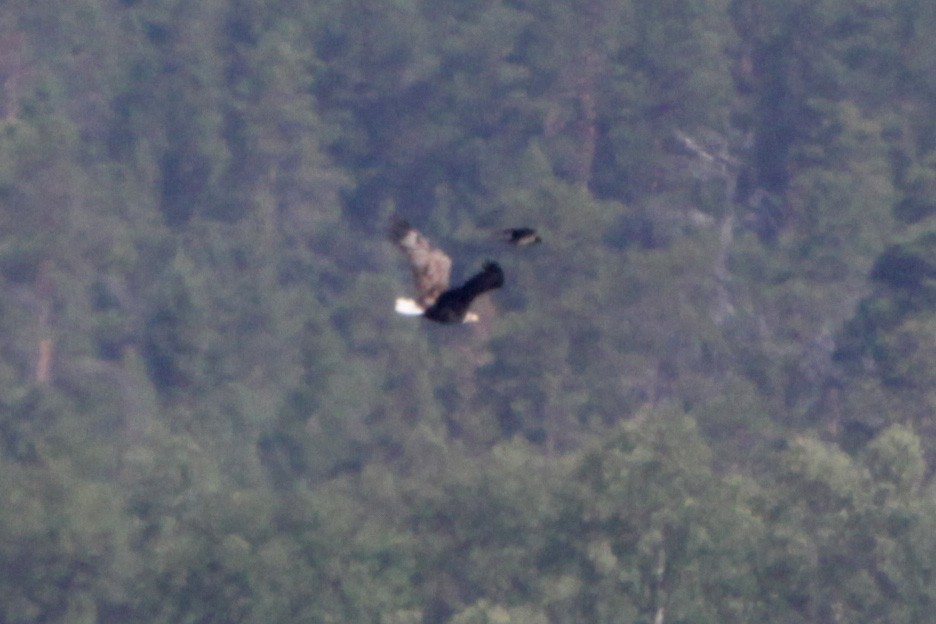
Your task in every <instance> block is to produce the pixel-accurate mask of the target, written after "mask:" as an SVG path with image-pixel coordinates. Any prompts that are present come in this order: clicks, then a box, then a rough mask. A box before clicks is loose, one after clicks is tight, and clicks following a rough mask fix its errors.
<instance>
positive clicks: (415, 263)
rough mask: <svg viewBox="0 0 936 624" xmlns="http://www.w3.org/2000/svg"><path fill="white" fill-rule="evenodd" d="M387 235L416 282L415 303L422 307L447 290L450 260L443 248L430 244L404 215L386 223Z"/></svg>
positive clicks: (424, 307)
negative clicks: (388, 231)
mask: <svg viewBox="0 0 936 624" xmlns="http://www.w3.org/2000/svg"><path fill="white" fill-rule="evenodd" d="M390 239H391V240H392V241H393V242H394V243H396V245H397V247H399V248H400V249H401V250H402V251H403V253H405V254H406V258H407V259H408V260H409V265H410V269H411V270H412V271H413V280H414V281H415V283H416V293H417V299H416V301H417V303H418V305H419V306H420V307H421V308H422V309H426V308H428V307H430V306H431V305H432V304H434V303H435V301H436V299H438V298H439V295H441V294H442V293H443V292H445V291H446V290H448V287H449V276H450V275H451V273H452V260H451V258H449V257H448V256H447V255H446V254H445V252H444V251H442V250H440V249H437V248H435V247H433V246H432V243H430V242H429V239H427V238H426V237H425V236H423V235H422V234H420V233H419V231H417V230H416V229H414V228H413V227H412V226H411V225H410V224H409V223H408V222H407V221H406V220H405V219H402V218H400V217H396V218H394V219H393V221H392V222H391V224H390Z"/></svg>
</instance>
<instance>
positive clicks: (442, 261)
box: [390, 218, 504, 323]
mask: <svg viewBox="0 0 936 624" xmlns="http://www.w3.org/2000/svg"><path fill="white" fill-rule="evenodd" d="M390 238H391V240H392V241H393V242H394V243H396V245H397V247H399V248H400V250H401V251H403V253H404V254H406V258H407V260H409V264H410V269H411V270H412V272H413V280H414V281H415V283H416V291H417V298H416V299H409V298H407V297H397V300H396V306H395V309H396V311H397V312H398V313H400V314H405V315H407V316H425V317H426V318H427V319H429V320H431V321H436V322H438V323H471V322H475V321H477V320H478V315H477V314H475V313H474V312H470V311H469V310H468V308H470V307H471V303H472V302H473V301H474V300H475V298H476V297H478V295H481V294H482V293H485V292H487V291H489V290H494V289H495V288H500V287H501V286H503V285H504V272H503V271H502V270H501V268H500V266H498V265H497V263H496V262H490V261H488V262H486V263H485V264H484V268H483V270H482V271H481V272H480V273H478V274H476V275H475V276H473V277H472V278H471V279H469V280H468V281H467V282H465V283H464V284H463V285H462V286H459V287H457V288H449V276H450V274H451V270H452V260H451V259H450V258H449V257H448V255H446V254H445V252H443V251H442V250H440V249H437V248H435V247H433V246H432V244H431V243H430V242H429V239H427V238H426V237H425V236H423V235H422V234H420V233H419V231H417V230H416V229H414V228H413V227H412V226H410V224H409V223H407V222H406V221H404V220H403V219H400V218H396V219H394V221H393V222H392V223H391V225H390Z"/></svg>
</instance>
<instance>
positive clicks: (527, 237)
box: [503, 227, 543, 247]
mask: <svg viewBox="0 0 936 624" xmlns="http://www.w3.org/2000/svg"><path fill="white" fill-rule="evenodd" d="M503 234H504V241H505V242H508V243H510V244H511V245H516V246H517V247H526V246H527V245H535V244H537V243H542V242H543V239H542V238H540V236H539V234H537V233H536V230H534V229H533V228H528V227H522V228H510V229H507V230H504V232H503Z"/></svg>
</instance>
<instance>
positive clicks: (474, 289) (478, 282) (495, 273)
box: [425, 261, 504, 323]
mask: <svg viewBox="0 0 936 624" xmlns="http://www.w3.org/2000/svg"><path fill="white" fill-rule="evenodd" d="M503 285H504V272H503V271H502V270H501V268H500V266H498V264H497V263H496V262H490V261H489V262H486V263H485V264H484V269H483V270H482V271H481V272H480V273H478V274H477V275H475V276H474V277H472V278H471V279H469V280H468V281H467V282H465V283H464V285H462V286H459V287H458V288H452V289H451V290H447V291H445V292H444V293H442V295H441V296H440V297H439V298H438V299H437V300H436V302H435V304H433V305H432V306H430V307H429V308H428V309H427V310H426V312H425V317H426V318H427V319H430V320H433V321H438V322H440V323H461V322H462V321H464V320H465V315H466V314H467V313H468V308H469V307H471V302H472V301H474V300H475V297H477V296H478V295H480V294H482V293H485V292H487V291H489V290H494V289H495V288H500V287H501V286H503Z"/></svg>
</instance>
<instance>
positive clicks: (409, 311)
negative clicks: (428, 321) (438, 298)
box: [393, 297, 425, 316]
mask: <svg viewBox="0 0 936 624" xmlns="http://www.w3.org/2000/svg"><path fill="white" fill-rule="evenodd" d="M393 309H394V310H396V311H397V314H402V315H404V316H420V315H421V314H422V313H423V312H425V310H423V309H422V307H420V305H419V304H418V303H416V300H415V299H409V298H407V297H397V299H396V305H394V307H393Z"/></svg>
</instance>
